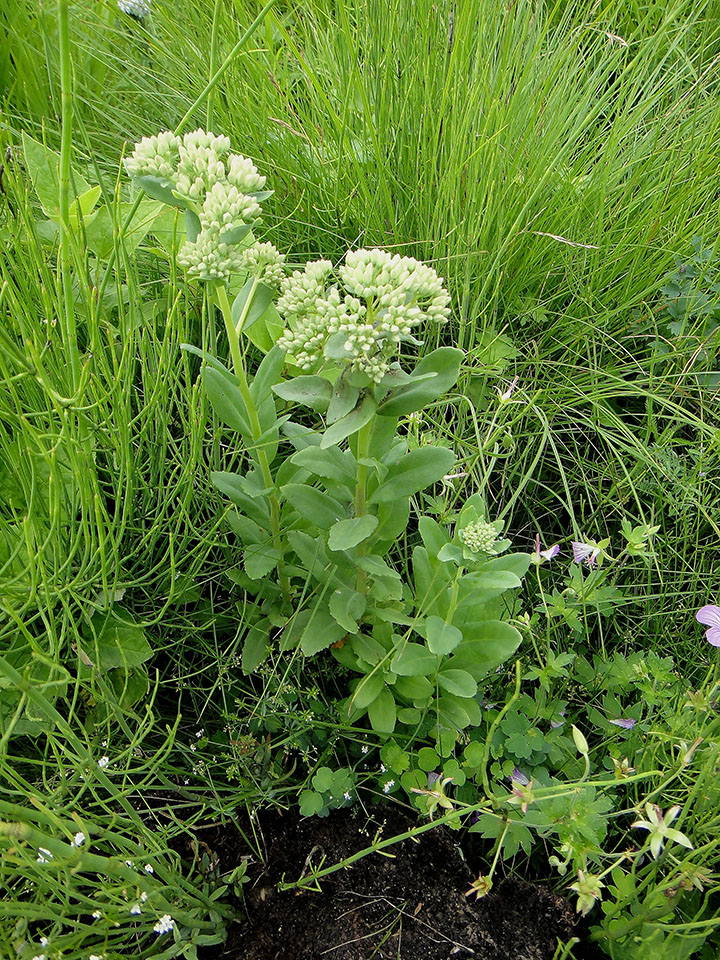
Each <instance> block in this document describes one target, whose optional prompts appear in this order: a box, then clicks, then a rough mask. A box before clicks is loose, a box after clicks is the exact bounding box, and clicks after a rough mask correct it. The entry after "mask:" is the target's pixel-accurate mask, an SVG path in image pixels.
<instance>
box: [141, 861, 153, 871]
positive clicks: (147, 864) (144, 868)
mask: <svg viewBox="0 0 720 960" xmlns="http://www.w3.org/2000/svg"><path fill="white" fill-rule="evenodd" d="M143 870H144V871H145V873H155V871H154V870H153V867H152V864H151V863H146V864H145V866H144V867H143Z"/></svg>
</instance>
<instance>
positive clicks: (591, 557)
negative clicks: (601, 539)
mask: <svg viewBox="0 0 720 960" xmlns="http://www.w3.org/2000/svg"><path fill="white" fill-rule="evenodd" d="M570 546H571V547H572V552H573V560H574V561H575V563H582V562H583V560H584V561H585V562H586V563H587V565H588V566H589V567H593V566H595V562H596V560H597V558H598V557H599V556H600V554H601V553H602V551H601V549H600V547H598V546H596V544H594V543H580V542H578V541H577V540H573V541H572V543H571V544H570Z"/></svg>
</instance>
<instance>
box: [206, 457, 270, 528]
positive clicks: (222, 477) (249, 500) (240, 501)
mask: <svg viewBox="0 0 720 960" xmlns="http://www.w3.org/2000/svg"><path fill="white" fill-rule="evenodd" d="M210 480H211V481H212V484H213V486H214V487H216V488H217V489H218V490H219V491H220V493H222V494H224V495H225V496H226V497H228V498H229V499H230V500H232V502H233V503H234V504H235V506H236V507H239V508H240V510H241V511H242V512H243V513H246V514H247V515H248V516H249V517H251V518H252V519H253V520H254V521H255V522H256V523H258V524H260V526H261V527H264V528H265V529H266V530H269V529H270V512H269V510H268V508H267V504H266V502H265V498H264V497H260V496H259V495H258V493H259V491H255V490H253V488H252V486H251V484H250V483H249V481H248V478H247V476H242V475H241V474H239V473H229V472H228V471H224V470H215V471H213V472H212V473H211V474H210Z"/></svg>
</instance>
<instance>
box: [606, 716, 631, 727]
mask: <svg viewBox="0 0 720 960" xmlns="http://www.w3.org/2000/svg"><path fill="white" fill-rule="evenodd" d="M610 723H612V724H614V725H615V726H616V727H622V728H623V730H632V728H633V727H634V726H635V724H636V723H637V720H633V718H632V717H627V718H623V717H620V718H619V719H617V720H611V721H610Z"/></svg>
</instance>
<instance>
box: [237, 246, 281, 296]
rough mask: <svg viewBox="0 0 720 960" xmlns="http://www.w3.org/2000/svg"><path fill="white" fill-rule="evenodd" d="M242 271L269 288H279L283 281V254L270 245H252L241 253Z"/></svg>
mask: <svg viewBox="0 0 720 960" xmlns="http://www.w3.org/2000/svg"><path fill="white" fill-rule="evenodd" d="M241 260H242V269H243V270H247V272H248V273H249V274H250V276H252V277H257V278H258V280H262V281H263V283H267V284H269V285H270V286H279V285H280V284H281V283H282V281H283V280H284V279H285V270H284V267H283V265H284V263H285V254H284V253H280V251H279V250H278V249H277V247H275V246H273V245H272V243H254V244H253V245H252V246H251V247H246V248H245V249H244V250H243V252H242V258H241Z"/></svg>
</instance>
